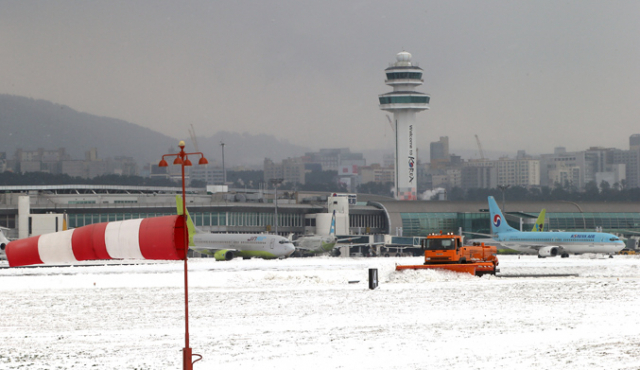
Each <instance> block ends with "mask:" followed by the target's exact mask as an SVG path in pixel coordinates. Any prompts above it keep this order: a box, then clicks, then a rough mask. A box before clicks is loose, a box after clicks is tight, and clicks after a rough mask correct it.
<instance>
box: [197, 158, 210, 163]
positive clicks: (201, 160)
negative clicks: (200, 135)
mask: <svg viewBox="0 0 640 370" xmlns="http://www.w3.org/2000/svg"><path fill="white" fill-rule="evenodd" d="M198 164H209V161H208V160H207V158H205V157H202V158H200V160H199V161H198Z"/></svg>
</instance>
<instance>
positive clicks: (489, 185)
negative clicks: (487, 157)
mask: <svg viewBox="0 0 640 370" xmlns="http://www.w3.org/2000/svg"><path fill="white" fill-rule="evenodd" d="M460 176H461V184H462V185H461V187H462V188H463V189H465V190H469V189H475V188H481V189H494V188H496V187H497V186H498V170H497V168H496V167H494V166H490V165H488V166H467V165H465V167H463V168H462V170H461V174H460Z"/></svg>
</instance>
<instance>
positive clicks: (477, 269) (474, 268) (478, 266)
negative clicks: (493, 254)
mask: <svg viewBox="0 0 640 370" xmlns="http://www.w3.org/2000/svg"><path fill="white" fill-rule="evenodd" d="M423 269H440V270H449V271H453V272H461V273H467V274H471V275H476V276H482V275H485V274H491V275H495V274H496V272H497V271H496V270H497V268H496V267H495V266H494V265H493V264H492V263H464V264H462V263H460V264H429V265H396V271H402V270H423Z"/></svg>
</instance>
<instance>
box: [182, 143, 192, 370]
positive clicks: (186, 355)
mask: <svg viewBox="0 0 640 370" xmlns="http://www.w3.org/2000/svg"><path fill="white" fill-rule="evenodd" d="M180 158H181V159H182V164H181V165H180V167H182V217H183V218H184V242H185V245H184V328H185V329H184V333H185V334H184V343H185V344H184V349H183V350H182V356H183V358H182V368H183V369H184V370H192V369H193V363H192V362H191V358H192V350H191V348H190V347H189V280H188V277H187V276H188V274H187V271H188V270H187V259H188V257H189V256H188V254H189V228H188V226H187V220H188V218H187V198H186V191H185V184H184V161H185V152H184V146H181V147H180Z"/></svg>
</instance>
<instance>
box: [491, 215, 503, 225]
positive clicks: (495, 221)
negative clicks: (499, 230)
mask: <svg viewBox="0 0 640 370" xmlns="http://www.w3.org/2000/svg"><path fill="white" fill-rule="evenodd" d="M501 223H502V217H500V215H495V216H493V226H495V227H500V224H501Z"/></svg>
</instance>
